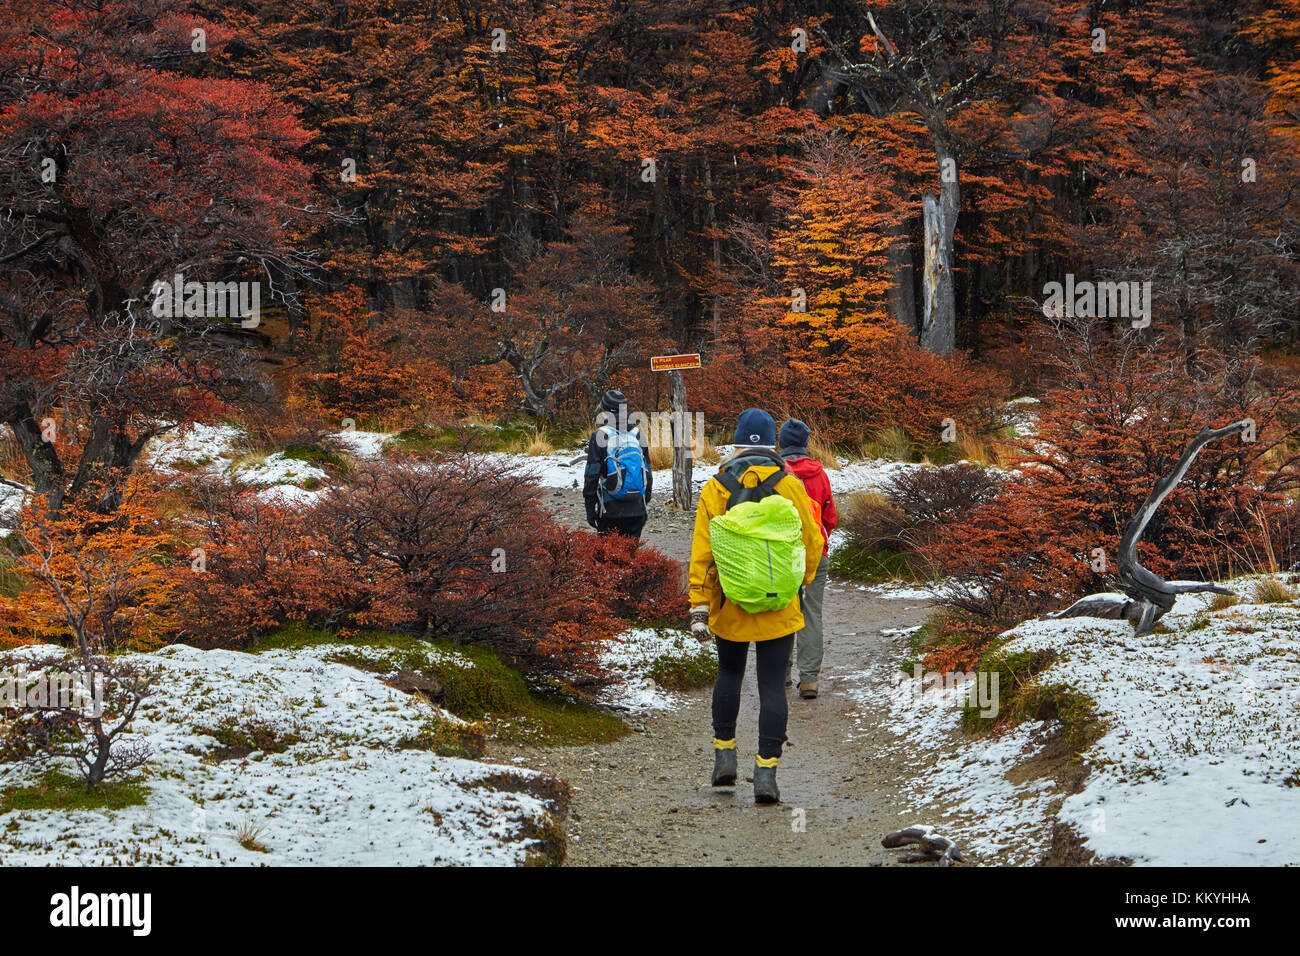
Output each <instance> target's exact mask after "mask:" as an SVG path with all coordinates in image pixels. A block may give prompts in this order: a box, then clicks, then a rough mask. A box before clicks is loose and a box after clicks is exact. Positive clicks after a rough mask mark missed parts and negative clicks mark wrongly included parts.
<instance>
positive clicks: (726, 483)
mask: <svg viewBox="0 0 1300 956" xmlns="http://www.w3.org/2000/svg"><path fill="white" fill-rule="evenodd" d="M746 470H748V469H746ZM786 474H787V472H786V471H784V470H781V471H774V472H772V474H770V475H768V476H767V477H766V478H764V479H763V480H762V481H760V482H759V483H758V484H756V485H755V486H754V487H752V488H746V487H745V486H744V485H742V484H741V483H740V479H739V478H737V477H736V476H735V475H733V474H732V473H731V472H729V471H726V470H723V471H719V472H718V473H717V474H716V475H714V477H715V478H717V479H718V482H719V483H720V484H721V485H722V487H724V488H726V489H727V492H728V495H727V507H726V508H725V509H724V510H726V511H730V510H731V506H732V505H738V504H740V503H741V502H744V501H759V500H761V499H763V498H766V497H767V496H768V495H771V494H776V486H777V484H779V483H780V481H781V479H782V478H784V477H785V476H786Z"/></svg>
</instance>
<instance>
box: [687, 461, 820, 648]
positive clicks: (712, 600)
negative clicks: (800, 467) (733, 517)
mask: <svg viewBox="0 0 1300 956" xmlns="http://www.w3.org/2000/svg"><path fill="white" fill-rule="evenodd" d="M769 454H770V453H769ZM751 455H752V456H753V457H754V458H755V460H757V461H759V462H760V463H758V464H751V465H749V467H747V468H746V469H745V470H744V472H743V473H741V474H739V475H738V476H737V477H738V478H739V480H740V483H741V484H742V485H744V486H745V487H746V488H753V487H754V486H755V485H757V484H758V483H759V482H760V481H762V480H763V479H764V478H767V477H768V476H769V475H771V474H772V473H773V472H774V471H777V470H778V469H780V468H781V466H779V465H777V464H776V462H775V460H773V459H771V458H769V457H768V455H767V454H764V453H763V452H757V453H750V455H746V454H745V453H744V452H743V451H742V452H740V453H739V454H737V455H736V456H735V457H734V458H732V459H731V460H730V461H732V462H738V463H739V462H740V459H742V458H747V457H750V456H751ZM760 456H761V458H760ZM769 460H770V461H772V464H770V465H769V464H763V463H762V462H763V461H769ZM726 464H727V463H724V465H723V467H726ZM731 470H732V473H733V474H735V473H736V469H734V468H733V469H731ZM776 491H777V493H778V494H780V495H781V496H782V497H783V498H788V499H790V501H792V502H793V503H794V506H795V508H796V509H797V510H798V512H799V520H800V521H801V522H802V524H803V545H804V550H805V551H806V552H807V564H806V566H805V568H804V575H803V583H804V584H805V585H807V584H808V583H809V582H810V581H812V579H813V577H814V576H816V574H817V562H818V561H820V560H822V533H821V528H820V527H819V526H818V524H817V519H816V518H815V517H813V513H812V505H811V504H810V503H809V501H808V492H807V491H805V490H804V485H803V482H802V481H800V480H799V479H798V478H796V477H795V476H794V475H787V477H785V478H783V479H782V480H781V481H779V482H777V485H776ZM730 497H731V493H730V492H729V491H727V489H726V488H725V487H723V485H722V482H720V481H718V480H717V479H716V478H711V479H709V481H708V482H707V483H705V485H704V487H703V488H702V489H701V490H700V504H699V507H698V508H697V509H696V512H695V536H694V538H693V540H692V542H691V607H703V606H704V605H708V608H709V630H711V631H712V632H713V633H714V634H716V635H717V636H718V637H720V638H723V639H724V640H728V641H741V642H748V641H770V640H772V639H773V638H777V637H785V636H786V635H787V634H793V633H794V632H795V631H797V630H799V629H800V628H802V627H803V612H802V611H801V610H800V609H799V595H798V594H796V595H795V596H794V600H792V601H791V602H790V604H789V606H787V607H784V608H782V609H780V610H778V611H763V612H761V613H759V614H750V613H749V612H748V611H745V610H742V609H741V607H740V606H739V605H737V604H733V603H731V602H730V601H728V600H726V598H725V597H724V595H723V593H722V587H721V585H719V584H718V568H717V565H715V564H714V563H713V547H712V545H711V544H710V543H709V521H710V519H712V518H714V517H716V516H717V515H720V514H722V513H724V512H725V511H726V510H727V499H729V498H730Z"/></svg>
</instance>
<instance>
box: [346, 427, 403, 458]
mask: <svg viewBox="0 0 1300 956" xmlns="http://www.w3.org/2000/svg"><path fill="white" fill-rule="evenodd" d="M334 437H335V438H336V439H338V441H339V443H340V444H341V445H343V446H344V447H345V448H346V449H347V450H348V454H350V455H354V456H356V457H357V458H378V457H379V456H380V455H381V454H383V451H384V445H386V444H387V443H388V441H389V440H390V439H391V438H392V437H393V436H392V435H389V434H386V433H384V432H363V431H357V430H356V429H345V430H343V431H341V432H339V433H338V434H337V435H335V436H334Z"/></svg>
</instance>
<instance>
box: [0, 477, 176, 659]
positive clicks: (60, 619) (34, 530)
mask: <svg viewBox="0 0 1300 956" xmlns="http://www.w3.org/2000/svg"><path fill="white" fill-rule="evenodd" d="M163 508H164V505H163V502H162V499H161V498H160V496H159V491H158V489H157V487H156V486H154V485H152V484H151V483H149V482H148V481H147V480H145V479H142V478H137V479H135V480H133V481H132V482H131V483H130V484H129V485H128V487H127V489H126V491H125V494H124V497H123V500H122V503H121V505H120V506H119V507H118V508H117V509H116V510H115V511H114V512H113V513H112V514H111V515H105V514H103V513H102V512H100V511H96V510H94V509H92V508H90V507H88V506H87V505H86V504H84V503H82V502H80V501H74V502H70V503H67V504H65V505H64V508H63V511H62V512H61V513H58V514H53V515H52V514H50V513H49V512H48V511H47V510H46V502H45V501H44V499H41V498H37V499H34V500H33V501H32V502H30V503H29V504H28V505H27V507H25V508H24V509H23V511H22V513H21V514H20V515H19V517H18V525H17V528H16V531H15V536H16V538H17V539H18V541H19V542H20V544H21V551H20V553H19V554H18V555H17V556H16V565H17V568H18V569H19V571H20V573H21V574H22V575H23V577H25V578H26V581H27V584H26V586H25V587H24V589H23V590H22V591H20V592H19V593H18V594H17V595H16V596H15V597H13V598H0V643H5V642H13V643H22V642H26V641H28V640H32V639H38V640H61V639H68V638H71V639H73V640H75V641H76V642H77V643H78V644H79V645H81V646H82V647H83V649H84V648H89V649H90V650H91V651H95V652H98V651H102V650H109V649H113V648H121V647H135V648H141V647H149V646H153V645H156V644H158V643H160V642H161V641H162V639H163V635H164V633H165V632H166V631H167V629H168V628H169V627H170V626H171V624H172V623H173V621H174V614H175V599H176V596H177V592H178V585H179V582H180V580H181V577H182V576H183V575H185V574H187V573H189V568H188V562H189V560H190V558H189V557H188V555H187V549H186V547H185V544H184V542H183V539H182V537H181V535H180V533H179V530H178V529H177V527H176V526H175V525H174V524H173V523H172V521H171V519H170V518H169V517H168V516H167V514H166V513H165V511H164V510H163Z"/></svg>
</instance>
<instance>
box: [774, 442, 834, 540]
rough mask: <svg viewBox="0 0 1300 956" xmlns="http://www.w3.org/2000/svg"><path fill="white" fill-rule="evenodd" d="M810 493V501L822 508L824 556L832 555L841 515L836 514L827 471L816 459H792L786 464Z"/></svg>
mask: <svg viewBox="0 0 1300 956" xmlns="http://www.w3.org/2000/svg"><path fill="white" fill-rule="evenodd" d="M785 466H786V468H788V469H789V470H790V472H791V473H792V474H794V475H795V477H797V478H798V479H799V480H800V481H802V482H803V486H804V490H806V491H807V492H808V498H809V500H810V501H812V502H814V503H815V504H817V505H819V506H820V507H821V517H822V554H830V553H831V546H830V540H831V532H832V531H834V530H835V523H836V522H837V521H838V520H839V515H837V514H836V513H835V500H834V499H833V498H832V497H831V480H830V479H829V478H827V477H826V469H825V468H823V467H822V463H821V462H820V461H818V460H817V459H816V458H792V459H790V460H789V461H787V462H786V463H785Z"/></svg>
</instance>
